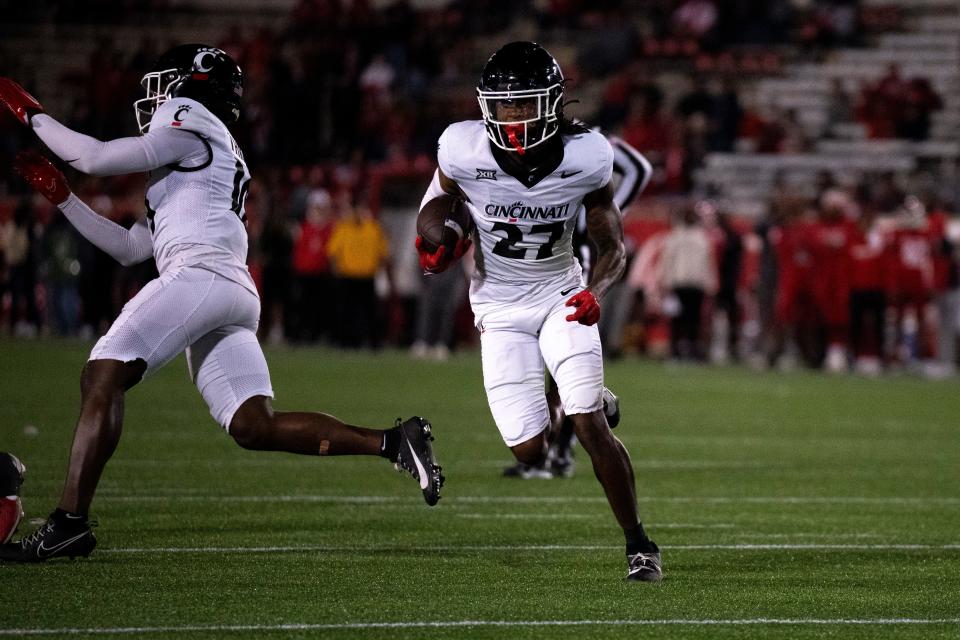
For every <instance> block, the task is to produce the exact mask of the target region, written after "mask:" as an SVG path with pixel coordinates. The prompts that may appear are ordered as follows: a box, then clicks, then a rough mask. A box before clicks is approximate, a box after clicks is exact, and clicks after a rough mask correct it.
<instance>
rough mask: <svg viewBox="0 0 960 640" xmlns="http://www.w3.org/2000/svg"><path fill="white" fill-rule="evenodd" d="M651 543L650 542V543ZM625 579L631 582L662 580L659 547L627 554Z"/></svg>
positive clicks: (654, 546) (655, 546)
mask: <svg viewBox="0 0 960 640" xmlns="http://www.w3.org/2000/svg"><path fill="white" fill-rule="evenodd" d="M651 544H652V543H651ZM627 580H629V581H631V582H660V581H661V580H663V568H662V564H661V560H660V549H658V548H657V545H655V544H654V545H653V549H651V550H649V551H645V552H642V553H634V554H632V555H627Z"/></svg>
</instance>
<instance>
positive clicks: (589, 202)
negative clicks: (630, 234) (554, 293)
mask: <svg viewBox="0 0 960 640" xmlns="http://www.w3.org/2000/svg"><path fill="white" fill-rule="evenodd" d="M583 204H584V206H585V207H586V209H587V233H588V234H589V236H590V239H591V240H592V241H593V243H594V244H595V245H596V246H597V263H596V265H595V266H594V268H593V277H592V278H591V279H590V282H589V284H588V286H589V288H590V290H591V291H592V292H593V295H595V296H596V297H597V298H598V299H599V298H602V297H603V296H604V294H606V292H607V290H608V289H609V288H610V287H611V286H613V285H614V284H615V283H616V282H617V281H618V280H619V279H620V276H621V275H622V274H623V270H624V267H625V266H626V249H625V248H624V246H623V221H622V220H621V219H620V211H619V209H617V205H616V203H615V202H614V201H613V189H612V187H611V186H610V185H607V186H605V187H602V188H600V189H598V190H596V191H594V192H592V193H589V194H587V196H586V197H585V198H584V199H583Z"/></svg>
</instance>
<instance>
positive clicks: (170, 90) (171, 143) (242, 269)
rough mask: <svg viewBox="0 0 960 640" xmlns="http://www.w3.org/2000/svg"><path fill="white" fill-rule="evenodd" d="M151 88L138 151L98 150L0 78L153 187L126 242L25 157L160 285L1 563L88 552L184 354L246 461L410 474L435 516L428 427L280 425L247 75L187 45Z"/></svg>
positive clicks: (100, 375)
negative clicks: (236, 129)
mask: <svg viewBox="0 0 960 640" xmlns="http://www.w3.org/2000/svg"><path fill="white" fill-rule="evenodd" d="M142 84H143V86H144V88H145V89H146V97H145V98H143V99H141V100H138V101H137V102H136V103H135V109H136V114H137V121H138V124H139V125H140V130H141V132H142V133H143V135H141V136H138V137H133V138H121V139H117V140H113V141H110V142H101V141H99V140H95V139H93V138H90V137H88V136H85V135H82V134H79V133H77V132H75V131H72V130H70V129H68V128H66V127H64V126H63V125H61V124H60V123H58V122H57V121H56V120H54V119H53V118H51V117H50V116H48V115H46V114H45V113H44V112H43V107H42V106H41V105H40V103H39V102H37V100H36V99H34V98H33V96H31V95H30V94H29V93H27V92H26V91H24V90H23V89H22V88H21V87H20V86H19V85H18V84H16V83H15V82H13V81H12V80H10V79H7V78H0V103H2V104H3V106H4V107H5V108H7V109H9V110H10V111H11V112H13V114H14V115H15V116H16V117H17V118H18V119H19V120H20V122H22V123H23V125H24V126H26V127H29V128H30V129H32V130H33V131H34V132H35V133H36V134H37V136H39V137H40V139H41V140H42V141H43V142H44V143H45V144H46V145H47V147H49V148H50V150H51V151H52V152H53V153H55V154H56V155H57V156H59V157H60V158H61V159H62V160H64V161H65V162H67V163H68V164H70V165H71V166H73V167H74V168H75V169H78V170H80V171H83V172H85V173H90V174H93V175H116V174H124V173H135V172H149V174H148V187H147V211H146V213H145V215H144V216H143V217H142V218H141V219H140V220H139V221H138V222H137V223H136V224H135V225H134V226H133V227H132V228H131V229H130V230H129V231H128V230H127V229H124V228H123V227H121V226H119V225H116V224H114V223H112V222H110V221H109V220H107V219H106V218H103V217H101V216H99V215H97V214H96V213H95V212H94V211H92V210H90V209H89V208H88V207H87V206H86V205H85V204H84V203H83V202H81V201H80V200H79V199H78V198H77V197H76V196H75V195H73V194H72V193H71V192H70V188H69V186H68V185H67V182H66V180H65V178H64V176H63V174H62V173H60V171H59V170H58V169H57V168H56V167H54V166H53V165H52V164H51V163H50V162H49V161H48V160H46V158H43V157H42V156H39V155H36V154H30V153H21V154H20V155H18V157H17V160H16V163H15V168H16V170H17V172H18V173H19V174H20V175H21V176H22V177H23V178H24V179H25V180H26V181H27V183H28V184H30V186H31V187H32V188H33V189H35V190H36V191H37V192H38V193H40V194H41V195H43V196H44V197H46V198H47V199H48V200H49V201H50V202H51V203H53V204H54V205H56V206H57V207H59V209H60V210H61V211H62V212H63V214H64V215H65V216H66V218H67V219H68V220H69V221H70V222H71V224H73V225H74V226H75V227H76V228H77V230H78V231H79V232H80V233H81V234H82V235H83V236H84V237H86V238H87V239H88V240H89V241H90V242H92V243H93V244H95V245H96V246H97V247H99V248H100V249H102V250H104V251H106V252H107V253H109V254H110V255H111V256H113V257H114V258H115V259H117V260H118V261H119V262H121V263H123V264H135V263H137V262H141V261H143V260H146V259H148V258H150V257H153V258H154V259H155V260H156V262H157V269H158V271H159V273H160V275H159V277H158V278H157V279H156V280H154V281H152V282H150V283H148V284H147V285H146V286H145V287H144V288H143V289H142V290H141V291H140V292H139V293H138V294H137V295H136V296H134V297H133V298H132V299H131V300H130V301H129V302H128V303H127V304H126V305H125V306H124V308H123V310H122V311H121V313H120V316H119V317H118V318H117V319H116V320H115V321H114V323H113V325H112V326H111V327H110V330H109V331H108V332H107V334H106V335H104V336H103V337H102V338H101V339H100V340H99V341H98V342H97V343H96V345H95V346H94V348H93V351H92V353H91V354H90V359H89V360H88V362H87V363H86V365H85V366H84V369H83V373H82V374H81V380H80V386H81V410H80V417H79V419H78V421H77V425H76V432H75V434H74V440H73V446H72V449H71V451H70V459H69V467H68V471H67V478H66V482H65V484H64V488H63V494H62V496H61V499H60V504H59V507H58V508H57V509H56V510H55V511H54V512H53V514H51V515H50V517H49V518H48V519H47V521H46V523H45V524H43V525H42V526H40V527H39V528H38V529H37V530H35V531H34V532H32V533H31V534H29V535H27V536H25V537H23V538H22V539H21V540H19V541H18V542H11V543H7V544H3V545H0V559H2V560H8V561H21V562H37V561H42V560H46V559H48V558H52V557H56V556H69V557H75V556H86V555H88V554H89V553H90V552H91V551H92V550H93V548H94V547H95V546H96V538H95V537H94V535H93V531H92V530H91V527H90V523H89V522H88V520H87V514H88V512H89V509H90V503H91V501H92V500H93V496H94V492H95V490H96V487H97V483H98V481H99V480H100V475H101V473H102V472H103V469H104V466H105V465H106V463H107V461H108V460H109V458H110V456H111V455H112V454H113V451H114V449H115V448H116V446H117V442H118V440H119V437H120V432H121V428H122V424H123V405H124V394H125V392H126V391H127V390H128V389H130V388H131V387H133V386H134V385H136V384H137V383H138V382H140V380H141V379H143V378H144V377H147V376H149V375H150V374H152V373H153V372H155V371H156V370H157V369H159V368H160V367H162V366H163V365H165V364H167V363H168V362H169V361H171V360H172V359H173V358H175V357H176V356H177V355H179V354H180V353H182V352H184V351H186V355H187V363H188V367H189V373H190V376H191V378H192V379H193V381H194V383H195V384H196V386H197V389H198V390H199V391H200V393H201V395H202V396H203V398H204V400H205V401H206V402H207V405H208V406H209V408H210V413H211V415H212V416H213V417H214V419H215V420H216V421H217V422H218V423H220V425H222V426H223V427H224V428H225V429H226V430H227V432H228V433H229V434H230V435H231V436H232V437H233V438H234V440H235V441H236V442H237V444H239V445H240V446H242V447H244V448H246V449H254V450H261V451H288V452H290V453H299V454H305V455H315V456H335V455H369V456H382V457H384V458H387V459H388V460H391V461H392V462H394V463H395V464H396V465H397V467H398V469H402V470H406V471H407V472H409V473H410V474H411V475H412V476H413V477H414V479H416V480H417V481H418V483H419V485H420V489H421V491H422V493H423V497H424V499H425V500H426V502H427V503H428V504H430V505H434V504H436V502H437V500H439V498H440V488H441V486H442V485H443V480H444V479H443V476H442V475H441V469H440V466H439V465H438V464H437V463H436V460H435V459H434V456H433V449H432V446H431V444H430V441H431V440H432V439H433V438H432V434H431V427H430V424H429V423H428V422H427V421H426V420H425V419H423V418H420V417H416V416H415V417H412V418H410V419H409V420H406V421H405V422H402V421H400V420H397V423H396V426H394V427H393V428H391V429H368V428H363V427H358V426H352V425H347V424H344V423H343V422H341V421H339V420H338V419H336V418H334V417H333V416H329V415H326V414H323V413H305V412H280V411H274V410H273V407H272V398H273V389H272V387H271V383H270V373H269V371H268V369H267V363H266V360H265V359H264V356H263V352H262V351H261V349H260V345H259V343H258V342H257V338H256V328H257V323H258V321H259V316H260V299H259V297H258V295H257V291H256V288H255V287H254V284H253V280H252V279H251V277H250V273H249V272H248V271H247V268H246V255H247V235H246V227H245V219H246V216H245V214H244V209H243V204H244V198H245V195H246V191H247V185H248V183H249V180H250V174H249V172H248V170H247V165H246V163H245V162H244V159H243V154H242V153H241V151H240V149H239V148H238V146H237V144H236V142H235V141H234V139H233V137H232V136H231V134H230V132H229V130H228V129H227V126H228V125H230V124H233V123H234V122H236V121H237V118H238V117H239V113H240V102H241V96H242V92H243V74H242V72H241V71H240V68H239V67H238V66H237V64H236V63H235V62H234V61H233V60H232V59H231V58H230V57H229V56H228V55H227V54H226V53H224V52H223V51H221V50H219V49H216V48H213V47H209V46H206V45H182V46H178V47H175V48H173V49H171V50H170V51H168V52H167V53H165V54H164V55H163V56H161V57H160V58H159V60H158V61H157V62H156V64H155V65H154V67H153V69H152V70H151V71H150V72H149V73H147V74H146V75H144V77H143V80H142Z"/></svg>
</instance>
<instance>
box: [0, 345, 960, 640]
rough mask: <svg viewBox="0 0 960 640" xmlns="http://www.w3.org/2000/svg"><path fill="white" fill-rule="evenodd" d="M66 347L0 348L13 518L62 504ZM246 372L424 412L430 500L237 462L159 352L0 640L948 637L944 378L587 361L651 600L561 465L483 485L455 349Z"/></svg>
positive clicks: (360, 480) (388, 416)
mask: <svg viewBox="0 0 960 640" xmlns="http://www.w3.org/2000/svg"><path fill="white" fill-rule="evenodd" d="M88 348H89V346H88V345H84V344H78V343H73V342H50V341H39V342H11V341H2V342H0V436H2V438H0V449H6V450H10V451H14V452H16V453H17V454H18V455H19V456H20V457H21V458H22V459H23V460H24V462H25V463H26V464H27V466H28V474H27V482H26V484H25V485H24V504H25V508H26V510H27V516H28V519H29V518H43V517H45V516H46V515H47V513H48V512H49V511H50V510H52V509H53V507H54V506H55V505H56V502H57V498H58V496H59V492H60V487H61V483H62V477H63V473H64V469H65V465H66V458H67V451H68V448H69V443H70V440H71V435H72V431H73V422H74V420H75V415H76V412H77V409H78V403H79V385H78V374H79V371H80V368H81V366H82V364H83V361H84V359H85V357H86V353H87V351H88ZM267 358H268V361H269V362H270V365H271V369H272V374H273V383H274V387H275V390H276V392H277V400H276V406H277V407H278V408H281V409H320V410H323V411H326V412H328V413H333V414H335V415H337V416H339V417H340V418H342V419H344V420H347V421H349V422H353V423H355V424H365V425H369V426H390V425H391V424H392V421H393V419H394V418H395V417H397V416H404V417H407V416H409V415H412V414H415V413H420V414H423V415H425V416H427V417H428V418H429V419H430V420H431V421H432V422H433V424H434V433H435V434H436V436H437V440H436V442H435V447H436V452H437V455H438V457H439V459H440V462H441V463H442V464H443V466H444V471H445V473H446V476H447V484H446V486H445V488H444V494H443V495H444V497H443V499H442V500H441V501H440V504H439V505H438V506H437V507H435V508H429V507H427V506H426V505H425V504H424V503H423V501H422V499H421V497H420V494H419V490H418V488H417V486H416V485H415V483H414V482H413V481H412V480H411V479H409V478H407V477H404V476H401V475H400V474H397V473H396V472H395V471H394V470H393V469H392V467H391V466H390V465H389V464H387V463H386V462H385V461H383V460H381V459H375V458H326V459H319V458H306V457H297V456H291V455H285V454H275V453H254V452H248V451H243V450H241V449H240V448H238V447H237V446H236V445H234V444H233V442H232V440H231V439H230V438H229V437H227V436H226V435H224V434H223V433H222V432H221V431H220V429H219V428H218V427H217V425H216V424H215V423H214V422H213V420H212V419H211V418H210V417H209V415H208V413H207V410H206V406H205V405H204V404H203V401H202V400H201V398H200V397H199V394H198V393H197V392H196V391H195V389H194V388H193V386H192V385H191V383H190V381H189V379H188V377H187V374H186V365H185V364H184V361H183V360H182V359H180V360H177V361H175V362H174V363H173V364H171V365H170V366H168V367H167V368H166V369H164V370H163V371H161V372H160V373H159V374H158V375H157V376H156V377H155V378H152V379H150V380H148V381H147V383H145V384H143V385H141V386H139V387H137V388H135V389H134V390H133V391H132V392H131V393H130V394H129V395H128V399H127V414H126V415H127V420H126V427H125V432H124V435H123V438H122V440H121V443H120V448H119V450H118V452H117V454H116V456H115V457H114V459H113V460H112V461H111V463H110V465H108V467H107V470H106V472H105V475H104V478H103V481H102V483H101V486H100V491H99V493H98V496H97V499H96V500H95V501H94V505H93V511H94V513H93V515H94V516H95V517H97V518H98V519H99V521H100V526H99V528H98V529H97V534H98V537H99V540H100V545H99V547H98V549H97V551H96V552H95V553H94V554H93V555H92V556H91V557H90V558H89V559H87V560H76V561H68V560H58V561H52V562H49V563H47V564H44V565H35V566H20V565H0V603H2V604H0V636H10V635H14V636H16V635H46V636H50V637H62V636H69V637H104V636H108V635H109V636H110V637H114V636H124V637H138V638H161V637H163V638H168V637H185V636H186V637H203V638H209V637H244V638H301V637H329V638H381V637H390V638H458V639H459V638H511V639H512V638H532V637H550V638H622V637H627V636H630V637H648V638H745V637H750V638H755V637H765V638H767V637H769V638H822V637H831V638H834V637H843V638H848V637H849V638H874V637H878V636H881V635H882V637H885V638H907V637H910V638H912V637H928V638H957V637H960V533H958V531H957V529H958V528H960V393H958V391H960V388H958V384H957V382H955V381H951V382H923V381H918V380H913V379H907V378H889V379H882V380H863V379H857V378H850V377H842V378H838V377H827V376H822V375H814V374H808V373H795V374H772V373H756V372H752V371H748V370H745V369H738V368H702V369H701V368H685V367H682V368H681V367H670V366H665V365H660V364H654V363H644V362H638V361H634V360H629V361H620V362H616V363H611V364H609V365H608V369H607V382H608V384H609V385H610V386H611V387H612V388H614V390H615V391H616V392H617V393H618V394H619V395H620V397H621V399H622V404H623V411H624V419H623V423H622V424H621V425H620V427H619V428H618V429H617V435H618V436H619V437H620V438H621V439H622V440H623V441H624V443H625V444H626V446H627V448H628V449H629V450H630V452H631V454H632V456H633V464H634V467H635V468H636V472H637V479H638V484H639V486H638V493H639V495H640V508H641V513H642V516H643V518H644V522H645V524H646V526H647V529H648V531H649V532H650V533H651V535H652V537H653V538H654V539H655V540H656V541H657V542H658V543H659V544H660V545H661V547H662V549H663V558H664V568H665V580H664V582H663V583H662V584H661V585H656V586H651V585H645V584H627V583H625V581H624V580H623V576H624V572H625V563H624V558H623V549H622V535H621V533H620V531H619V529H618V528H617V527H616V524H615V522H614V520H613V518H612V516H611V514H610V512H609V509H608V508H607V506H606V503H605V501H604V499H603V498H602V493H601V490H600V487H599V485H598V484H597V483H596V481H595V480H594V478H593V474H592V473H591V471H590V469H589V461H588V460H587V458H586V456H585V455H583V453H582V451H581V452H580V455H579V457H578V464H579V467H578V472H577V474H576V476H575V477H574V478H572V479H569V480H553V481H543V480H530V481H518V480H509V479H504V478H501V477H500V470H501V467H502V466H503V465H505V464H507V463H508V462H509V461H510V456H509V452H508V451H507V450H506V448H505V447H504V446H503V444H502V442H501V440H500V437H499V433H498V432H497V430H496V428H495V427H494V426H493V424H492V421H491V418H490V415H489V411H488V409H487V406H486V399H485V397H484V394H483V388H482V384H481V379H480V364H479V355H478V354H477V353H465V354H461V355H458V356H457V357H455V358H454V359H453V360H452V361H450V362H449V363H446V364H437V363H420V362H413V361H410V360H408V359H407V358H406V356H405V355H404V354H401V353H390V352H388V353H383V354H379V355H372V354H346V353H339V352H334V351H327V350H308V349H301V350H290V349H271V350H269V351H268V352H267ZM29 427H33V428H29ZM22 528H23V529H27V530H29V529H32V528H33V525H29V524H27V523H26V522H25V524H24V526H23V527H22Z"/></svg>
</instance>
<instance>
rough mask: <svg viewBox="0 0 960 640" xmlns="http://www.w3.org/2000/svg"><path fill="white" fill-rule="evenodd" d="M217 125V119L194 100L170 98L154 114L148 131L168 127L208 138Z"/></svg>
mask: <svg viewBox="0 0 960 640" xmlns="http://www.w3.org/2000/svg"><path fill="white" fill-rule="evenodd" d="M217 123H220V121H219V120H218V119H217V117H216V116H214V115H213V114H212V113H210V110H209V109H207V108H206V107H205V106H203V105H202V104H200V103H199V102H197V101H196V100H192V99H190V98H171V99H169V100H167V101H166V102H164V103H163V104H161V105H160V106H159V107H158V108H157V110H156V111H155V112H154V114H153V117H152V118H151V119H150V130H151V131H152V130H155V129H159V128H161V127H170V128H171V129H181V130H183V131H192V132H193V133H196V134H197V135H199V136H202V137H204V138H209V137H210V136H211V133H212V132H213V130H214V128H215V127H216V125H217ZM221 126H222V123H221Z"/></svg>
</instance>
